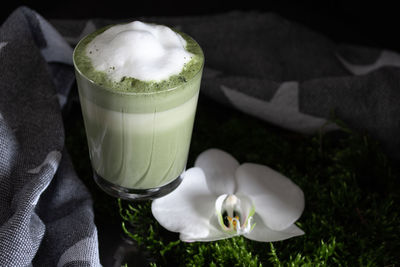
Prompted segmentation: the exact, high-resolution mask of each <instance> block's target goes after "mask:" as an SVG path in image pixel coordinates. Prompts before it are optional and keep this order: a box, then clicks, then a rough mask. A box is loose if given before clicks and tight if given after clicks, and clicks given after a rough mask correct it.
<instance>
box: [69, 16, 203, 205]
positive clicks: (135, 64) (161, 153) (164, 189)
mask: <svg viewBox="0 0 400 267" xmlns="http://www.w3.org/2000/svg"><path fill="white" fill-rule="evenodd" d="M203 63H204V56H203V53H202V50H201V48H200V46H199V45H198V44H197V43H196V42H195V41H194V40H193V39H192V38H191V37H189V36H188V35H186V34H184V33H180V32H177V31H174V30H172V29H170V28H168V27H166V26H162V25H155V24H147V23H142V22H139V21H134V22H132V23H126V24H118V25H113V26H108V27H105V28H103V29H100V30H98V31H96V32H94V33H92V34H90V35H88V36H86V37H85V38H84V39H82V40H81V41H80V42H79V44H78V45H77V47H76V48H75V51H74V64H75V70H76V79H77V83H78V90H79V96H80V102H81V107H82V114H83V118H84V122H85V128H86V135H87V140H88V145H89V153H90V159H91V163H92V166H93V170H94V173H95V174H94V176H95V179H96V182H97V183H98V184H99V185H100V187H102V188H103V189H104V190H105V191H106V192H108V193H110V194H112V195H114V196H117V197H122V198H127V199H140V198H154V197H158V196H161V195H163V194H166V193H168V192H169V191H171V190H173V189H174V188H175V187H176V186H177V185H178V184H179V182H180V175H181V174H182V172H183V171H184V170H185V167H186V160H187V155H188V151H189V145H190V139H191V134H192V128H193V121H194V115H195V111H196V105H197V98H198V94H199V88H200V80H201V75H202V69H203Z"/></svg>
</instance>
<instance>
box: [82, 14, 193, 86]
mask: <svg viewBox="0 0 400 267" xmlns="http://www.w3.org/2000/svg"><path fill="white" fill-rule="evenodd" d="M185 46H186V41H185V39H183V37H182V36H181V35H179V34H178V33H176V32H174V31H172V30H171V29H170V28H168V27H166V26H163V25H154V24H147V23H143V22H140V21H134V22H131V23H127V24H122V25H115V26H113V27H111V28H109V29H107V30H106V31H104V32H103V33H101V34H99V35H98V36H96V37H95V38H94V39H93V40H92V41H91V42H90V43H89V44H88V46H87V48H86V54H87V56H88V57H89V58H90V59H91V62H92V65H93V67H94V69H95V70H98V71H102V72H105V73H107V75H108V77H109V78H110V79H111V80H113V81H116V82H119V81H121V79H122V78H123V77H132V78H136V79H138V80H142V81H161V80H166V79H168V78H169V77H171V76H172V75H177V74H179V73H180V72H181V71H182V70H183V68H184V65H185V64H186V63H187V62H189V61H190V60H191V58H192V56H193V55H192V54H191V53H190V52H188V51H186V49H185Z"/></svg>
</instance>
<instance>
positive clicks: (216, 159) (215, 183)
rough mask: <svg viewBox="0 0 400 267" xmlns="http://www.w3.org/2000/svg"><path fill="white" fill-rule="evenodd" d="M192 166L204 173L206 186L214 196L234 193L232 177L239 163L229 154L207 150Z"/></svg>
mask: <svg viewBox="0 0 400 267" xmlns="http://www.w3.org/2000/svg"><path fill="white" fill-rule="evenodd" d="M194 165H195V167H199V168H201V169H202V170H203V171H204V173H205V175H206V178H207V185H208V187H209V188H210V191H211V192H213V193H214V194H216V195H222V194H233V193H234V192H235V189H236V183H235V179H234V177H235V170H236V169H237V168H238V167H239V162H238V161H237V160H236V159H235V158H234V157H232V156H231V155H230V154H228V153H226V152H225V151H222V150H219V149H214V148H213V149H208V150H206V151H204V152H203V153H201V154H200V155H199V156H198V157H197V159H196V162H195V164H194Z"/></svg>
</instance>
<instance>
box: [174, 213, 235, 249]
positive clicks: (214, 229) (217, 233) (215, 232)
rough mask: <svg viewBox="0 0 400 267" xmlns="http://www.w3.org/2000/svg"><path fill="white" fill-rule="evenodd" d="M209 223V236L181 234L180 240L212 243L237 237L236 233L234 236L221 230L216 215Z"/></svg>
mask: <svg viewBox="0 0 400 267" xmlns="http://www.w3.org/2000/svg"><path fill="white" fill-rule="evenodd" d="M209 222H210V225H209V232H208V235H207V236H203V237H200V236H198V235H192V234H188V233H186V234H183V233H181V234H180V236H179V238H180V239H181V240H182V241H184V242H195V241H197V242H211V241H217V240H221V239H226V238H231V237H233V236H235V235H236V233H235V234H232V233H229V232H225V231H221V228H220V226H219V223H218V217H217V215H216V214H214V215H213V216H212V217H211V218H210V220H209Z"/></svg>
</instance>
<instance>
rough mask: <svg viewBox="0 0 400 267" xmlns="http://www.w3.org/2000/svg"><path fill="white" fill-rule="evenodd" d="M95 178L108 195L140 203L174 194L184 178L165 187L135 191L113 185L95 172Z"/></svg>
mask: <svg viewBox="0 0 400 267" xmlns="http://www.w3.org/2000/svg"><path fill="white" fill-rule="evenodd" d="M93 178H94V180H95V181H96V183H97V185H98V186H99V187H100V188H101V189H102V190H103V191H104V192H106V193H107V194H109V195H111V196H113V197H117V198H121V199H124V200H131V201H138V200H152V199H156V198H159V197H162V196H165V195H167V194H168V193H170V192H172V191H173V190H174V189H175V188H177V187H178V185H179V184H180V183H181V182H182V176H181V175H180V176H178V177H177V178H176V179H175V180H173V181H172V182H170V183H168V184H166V185H163V186H161V187H156V188H149V189H133V188H126V187H122V186H119V185H116V184H113V183H110V182H109V181H107V180H106V179H104V178H103V177H101V176H100V175H98V174H97V173H96V171H94V170H93Z"/></svg>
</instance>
